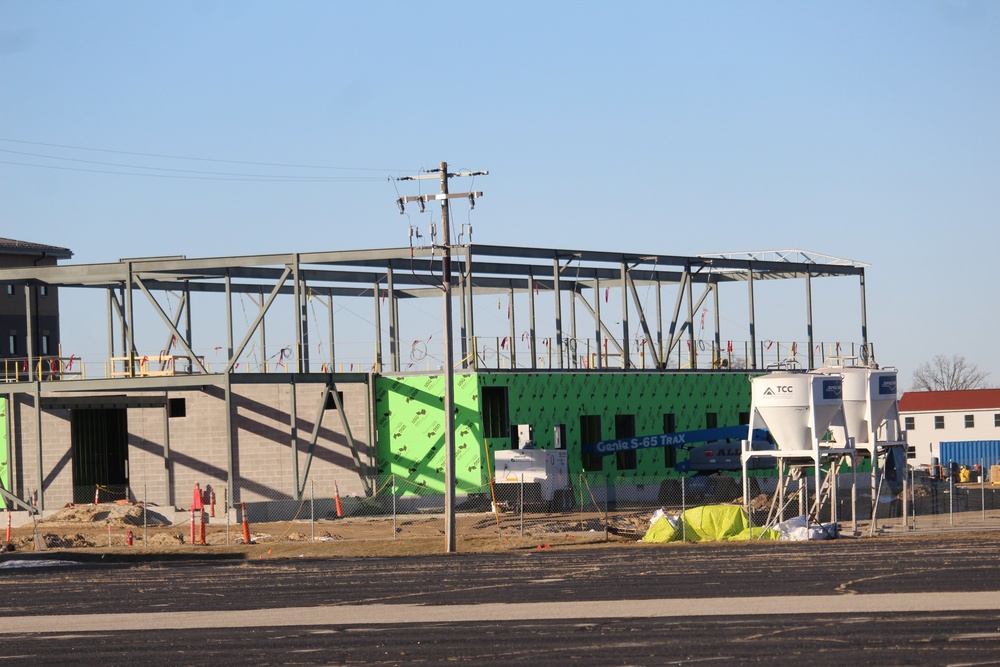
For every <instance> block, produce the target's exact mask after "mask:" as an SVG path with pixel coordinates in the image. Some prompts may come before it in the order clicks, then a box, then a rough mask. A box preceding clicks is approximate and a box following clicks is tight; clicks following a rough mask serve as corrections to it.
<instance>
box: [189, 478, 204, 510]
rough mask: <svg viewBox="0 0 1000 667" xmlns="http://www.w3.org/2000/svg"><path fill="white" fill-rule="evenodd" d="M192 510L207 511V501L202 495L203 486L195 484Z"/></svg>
mask: <svg viewBox="0 0 1000 667" xmlns="http://www.w3.org/2000/svg"><path fill="white" fill-rule="evenodd" d="M191 509H193V510H198V511H199V512H200V511H201V510H203V509H205V499H204V497H203V496H202V495H201V484H199V483H198V482H195V484H194V496H193V497H192V499H191Z"/></svg>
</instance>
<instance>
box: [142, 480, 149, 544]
mask: <svg viewBox="0 0 1000 667" xmlns="http://www.w3.org/2000/svg"><path fill="white" fill-rule="evenodd" d="M142 546H143V547H148V546H149V542H147V541H146V485H145V484H143V485H142Z"/></svg>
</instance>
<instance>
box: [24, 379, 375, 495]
mask: <svg viewBox="0 0 1000 667" xmlns="http://www.w3.org/2000/svg"><path fill="white" fill-rule="evenodd" d="M337 389H338V391H340V392H341V393H342V394H343V403H344V408H345V412H346V415H347V424H348V426H349V428H350V431H351V434H352V435H353V438H354V441H355V445H356V447H357V449H358V454H359V456H360V458H361V461H362V463H363V464H364V465H365V466H367V463H368V461H369V430H368V418H369V415H368V410H367V402H368V396H369V394H368V387H367V385H364V384H341V385H338V387H337ZM294 391H295V402H296V406H295V408H296V413H297V415H298V419H297V421H296V427H297V434H296V435H297V437H296V439H295V440H296V445H295V454H294V457H295V459H293V445H292V439H293V435H292V425H291V417H290V415H291V406H292V400H291V395H292V384H291V383H289V384H234V385H233V386H232V406H233V413H234V414H233V424H234V427H235V428H234V434H233V450H234V452H233V468H234V472H235V476H236V482H237V483H236V484H235V486H234V489H233V491H234V493H233V496H234V499H235V502H237V503H239V502H240V501H245V502H247V503H257V502H260V501H293V500H294V499H295V497H296V483H295V467H296V463H295V462H296V461H297V464H298V477H299V480H300V481H299V486H300V487H302V486H303V482H302V480H305V482H304V489H303V494H302V496H303V497H304V498H305V499H307V500H308V499H309V498H310V496H312V495H314V497H315V498H317V499H320V498H332V496H333V493H334V482H336V483H337V485H338V486H339V491H340V494H341V496H345V497H349V496H351V495H358V496H364V495H365V491H364V485H363V484H362V480H361V477H360V474H359V470H358V466H357V465H356V463H355V459H354V456H353V454H352V453H351V449H350V447H349V445H348V438H347V435H346V433H347V431H346V429H345V427H344V424H343V422H342V419H341V415H340V413H339V411H338V410H336V409H328V410H320V407H321V401H322V398H323V391H324V385H322V384H296V385H294ZM62 395H63V396H65V394H62ZM131 395H132V396H141V395H143V394H141V393H132V394H131ZM145 395H147V396H157V397H160V398H162V397H163V396H164V394H163V392H159V393H156V394H145ZM169 398H171V399H183V401H184V412H185V414H184V416H177V417H170V418H167V417H166V414H167V412H166V410H164V409H163V408H129V409H128V412H127V419H128V433H129V436H128V478H129V487H130V492H131V497H132V498H133V499H135V500H143V499H144V498H145V499H146V500H148V501H149V502H150V503H155V504H156V505H160V506H164V507H170V506H173V507H177V508H179V509H186V508H190V507H191V503H192V497H193V490H194V485H195V484H196V483H197V484H199V485H200V487H201V488H202V489H207V488H208V487H209V486H211V487H213V489H214V490H215V492H216V502H217V505H218V506H219V507H220V508H221V507H222V505H223V503H224V501H225V498H226V492H227V487H228V486H229V480H228V462H227V433H226V414H225V408H226V404H225V395H224V392H223V390H222V388H220V387H214V386H209V387H206V388H204V389H203V390H201V391H175V392H171V393H170V394H169ZM34 410H35V408H34V399H33V397H32V396H31V395H25V394H20V395H18V396H17V398H16V401H15V405H14V409H13V410H12V411H11V437H12V441H13V443H14V446H13V448H12V449H13V450H14V451H13V454H14V456H13V457H12V458H13V461H12V468H13V471H14V482H15V483H14V490H15V492H16V493H17V494H18V495H19V496H21V497H22V498H26V499H27V498H28V497H30V494H31V491H32V490H33V489H35V488H36V487H37V482H36V479H37V469H38V468H37V458H38V457H37V437H36V426H35V412H34ZM317 416H318V417H319V419H320V428H319V432H318V438H317V441H316V445H315V448H314V451H313V455H312V461H311V464H310V463H309V455H308V452H309V441H310V438H311V436H312V432H313V428H314V426H315V422H316V419H317ZM70 419H71V412H70V410H68V409H62V410H45V411H43V414H42V438H43V453H42V471H43V477H44V481H43V486H42V488H43V489H44V509H46V510H52V509H57V508H60V507H62V506H64V505H65V504H67V503H69V502H72V500H73V464H72V438H71V421H70ZM165 443H169V456H166V457H165V453H166V452H167V448H166V447H165ZM370 451H371V452H372V456H374V451H375V450H374V448H373V447H372V448H371V450H370ZM307 467H308V477H306V471H307ZM369 472H371V473H374V467H373V468H372V470H371V471H369Z"/></svg>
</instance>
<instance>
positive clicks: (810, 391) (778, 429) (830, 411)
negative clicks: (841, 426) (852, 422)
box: [751, 372, 843, 452]
mask: <svg viewBox="0 0 1000 667" xmlns="http://www.w3.org/2000/svg"><path fill="white" fill-rule="evenodd" d="M751 387H752V389H751V395H752V401H753V403H752V406H751V426H752V427H753V422H754V421H755V420H756V418H757V417H758V416H759V417H760V419H761V420H762V421H763V422H764V425H766V427H767V429H768V431H770V433H771V436H772V437H773V438H774V441H775V443H776V444H777V446H778V451H796V452H804V451H812V450H814V449H817V448H818V447H819V446H820V445H819V440H820V439H821V438H822V437H823V435H824V434H825V433H826V430H827V428H828V427H829V426H830V422H831V421H832V420H833V419H834V417H835V416H836V415H837V413H838V412H840V411H841V410H842V409H843V403H842V399H841V396H842V392H843V384H842V381H841V378H840V377H839V376H832V375H814V374H810V373H788V372H776V373H768V374H767V375H762V376H760V377H756V378H753V379H752V380H751Z"/></svg>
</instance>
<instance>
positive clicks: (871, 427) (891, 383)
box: [831, 366, 896, 446]
mask: <svg viewBox="0 0 1000 667" xmlns="http://www.w3.org/2000/svg"><path fill="white" fill-rule="evenodd" d="M831 371H833V372H837V373H840V374H841V375H843V378H844V418H845V420H846V422H847V429H848V432H849V433H851V435H853V436H854V439H855V442H856V443H857V444H858V445H859V446H860V445H864V444H869V445H870V444H873V441H874V438H875V434H874V431H875V430H876V429H877V428H878V426H879V424H881V423H882V420H883V419H885V417H886V415H887V414H888V413H889V410H890V409H891V408H892V406H893V405H894V404H895V402H896V371H895V370H894V369H880V368H866V367H864V366H845V367H843V368H835V369H831Z"/></svg>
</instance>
